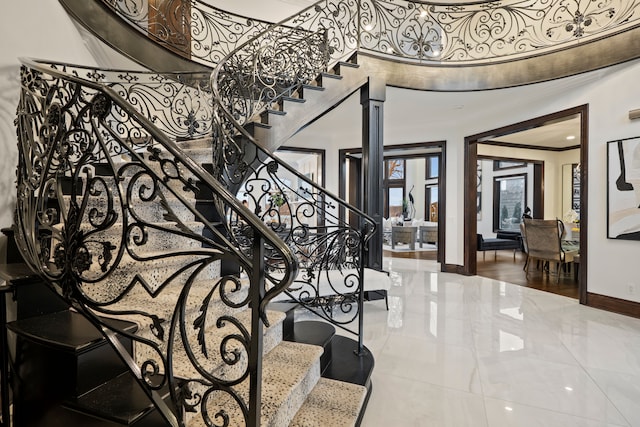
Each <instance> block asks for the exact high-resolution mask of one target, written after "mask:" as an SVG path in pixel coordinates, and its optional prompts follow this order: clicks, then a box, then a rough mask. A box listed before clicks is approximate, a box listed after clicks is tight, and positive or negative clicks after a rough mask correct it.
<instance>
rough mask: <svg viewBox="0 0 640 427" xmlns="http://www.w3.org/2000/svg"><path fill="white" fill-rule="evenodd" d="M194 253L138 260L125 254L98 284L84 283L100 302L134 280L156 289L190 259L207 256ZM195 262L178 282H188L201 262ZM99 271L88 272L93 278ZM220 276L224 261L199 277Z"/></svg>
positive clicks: (91, 296)
mask: <svg viewBox="0 0 640 427" xmlns="http://www.w3.org/2000/svg"><path fill="white" fill-rule="evenodd" d="M203 258H204V257H198V256H194V255H187V256H175V257H170V258H165V259H148V260H145V261H136V260H133V259H131V258H130V257H129V256H128V255H125V256H124V257H123V259H122V260H121V262H120V264H119V267H118V268H117V269H116V270H115V271H114V272H113V273H112V274H111V275H110V276H108V277H107V278H105V279H104V280H102V281H100V282H98V283H95V284H91V283H88V284H83V285H82V288H83V290H84V291H85V292H86V294H87V295H88V296H89V297H90V298H93V299H94V300H96V301H98V302H105V301H112V300H114V299H115V298H117V297H118V296H119V294H120V293H122V292H123V290H124V289H125V288H127V287H129V285H130V284H131V283H132V282H133V281H134V279H135V280H136V281H137V282H144V283H139V284H136V286H141V285H142V286H144V287H145V288H146V289H148V291H149V292H150V293H156V291H157V290H158V289H159V288H160V287H161V286H162V285H165V284H166V283H165V282H166V281H167V280H168V279H169V278H170V277H171V276H172V275H173V274H174V273H175V272H176V271H177V270H179V269H180V268H182V267H183V266H184V265H186V264H187V262H190V261H193V262H196V261H197V260H200V259H203ZM198 265H199V264H197V265H196V266H192V267H190V269H188V270H187V271H184V272H182V273H181V274H179V275H178V276H177V277H176V278H174V279H173V280H172V282H175V283H186V282H187V280H189V276H190V275H191V274H192V272H193V270H194V269H195V268H196V267H197V266H198ZM98 275H99V272H97V271H96V272H95V273H93V274H91V273H88V272H85V273H84V276H85V277H89V278H91V277H92V276H95V277H97V276H98ZM218 277H220V262H219V261H213V262H211V263H210V264H208V265H207V266H206V267H204V268H203V269H202V271H201V272H200V273H199V274H198V276H197V277H196V280H212V279H216V278H218Z"/></svg>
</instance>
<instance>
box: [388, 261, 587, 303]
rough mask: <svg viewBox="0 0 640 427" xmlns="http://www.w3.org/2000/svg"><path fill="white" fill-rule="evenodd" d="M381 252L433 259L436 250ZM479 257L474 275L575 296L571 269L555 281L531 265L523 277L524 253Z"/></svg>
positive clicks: (554, 278)
mask: <svg viewBox="0 0 640 427" xmlns="http://www.w3.org/2000/svg"><path fill="white" fill-rule="evenodd" d="M383 255H384V256H385V257H393V258H412V259H426V260H435V259H436V251H416V252H411V251H403V252H391V251H387V250H384V251H383ZM482 258H483V257H482V252H478V270H477V274H478V276H483V277H488V278H490V279H495V280H502V281H504V282H509V283H513V284H515V285H520V286H526V287H529V288H534V289H540V290H542V291H547V292H551V293H554V294H558V295H564V296H566V297H570V298H576V299H577V298H578V295H579V294H578V281H577V280H576V279H575V272H574V271H571V272H567V273H561V274H560V280H559V281H558V283H556V276H555V274H552V275H551V279H549V274H547V273H546V272H543V271H542V270H538V269H536V268H535V266H531V268H530V269H529V277H527V276H526V274H525V272H524V270H522V267H523V266H524V260H525V256H524V254H523V253H521V252H516V259H515V260H514V259H513V251H498V253H497V257H496V258H494V253H493V252H490V251H488V252H487V253H486V254H485V260H484V261H483V259H482Z"/></svg>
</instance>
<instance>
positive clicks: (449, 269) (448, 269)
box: [440, 264, 469, 276]
mask: <svg viewBox="0 0 640 427" xmlns="http://www.w3.org/2000/svg"><path fill="white" fill-rule="evenodd" d="M440 271H442V272H443V273H456V274H462V275H463V276H469V274H467V272H466V271H465V269H464V266H463V265H457V264H441V267H440Z"/></svg>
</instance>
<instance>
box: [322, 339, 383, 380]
mask: <svg viewBox="0 0 640 427" xmlns="http://www.w3.org/2000/svg"><path fill="white" fill-rule="evenodd" d="M357 349H358V343H357V342H356V341H354V340H352V339H351V338H347V337H344V336H342V335H334V337H333V339H332V340H331V351H332V359H331V363H330V364H329V366H328V367H327V368H326V369H325V371H324V372H323V373H322V376H323V377H326V378H331V379H335V380H340V381H345V382H348V383H352V384H359V385H362V386H365V387H369V385H370V380H371V372H372V371H373V367H374V358H373V355H372V354H371V352H370V351H369V350H368V349H367V348H366V347H365V349H364V350H365V351H364V354H363V355H361V356H358V355H356V354H355V351H356V350H357Z"/></svg>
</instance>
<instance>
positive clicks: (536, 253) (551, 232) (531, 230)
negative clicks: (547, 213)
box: [524, 219, 573, 283]
mask: <svg viewBox="0 0 640 427" xmlns="http://www.w3.org/2000/svg"><path fill="white" fill-rule="evenodd" d="M560 224H562V222H561V221H559V220H557V219H525V220H524V236H525V237H524V238H525V239H526V242H527V261H526V264H525V271H526V273H527V275H528V274H529V266H530V265H531V261H532V260H534V259H536V260H540V261H543V262H548V263H549V266H548V268H547V271H548V272H549V275H551V263H554V264H555V265H556V283H558V281H559V280H560V269H561V268H563V267H564V265H565V264H567V263H570V262H572V261H573V254H572V253H565V252H564V251H563V250H562V234H563V231H564V227H561V225H560Z"/></svg>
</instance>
